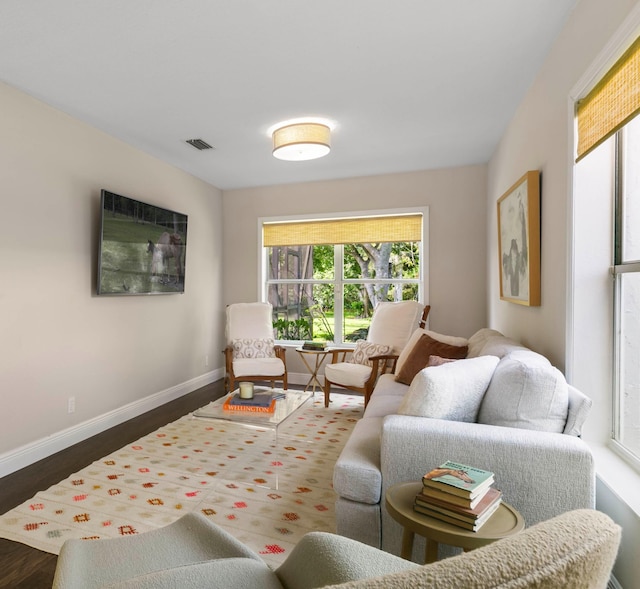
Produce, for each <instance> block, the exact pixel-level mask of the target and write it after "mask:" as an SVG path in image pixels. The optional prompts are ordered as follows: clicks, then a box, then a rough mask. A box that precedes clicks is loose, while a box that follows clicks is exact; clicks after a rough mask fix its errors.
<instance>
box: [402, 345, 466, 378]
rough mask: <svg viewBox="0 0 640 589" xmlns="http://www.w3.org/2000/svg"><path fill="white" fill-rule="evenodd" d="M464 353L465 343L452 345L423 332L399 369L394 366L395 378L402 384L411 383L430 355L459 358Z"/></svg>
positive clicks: (463, 356) (463, 355)
mask: <svg viewBox="0 0 640 589" xmlns="http://www.w3.org/2000/svg"><path fill="white" fill-rule="evenodd" d="M466 355H467V346H466V345H463V346H454V345H451V344H448V343H446V342H441V341H438V340H436V339H434V338H432V337H431V336H430V335H429V334H427V333H423V334H421V335H420V338H419V339H418V341H417V342H415V344H414V345H413V347H412V348H411V351H410V352H409V354H408V355H407V358H406V360H405V361H404V362H403V364H402V366H401V367H400V369H397V368H396V380H397V381H398V382H402V383H404V384H411V381H412V380H413V377H414V376H415V375H416V374H418V372H420V370H422V369H423V368H425V367H426V366H427V364H428V363H429V358H430V357H431V356H441V357H444V358H454V359H460V358H465V357H466Z"/></svg>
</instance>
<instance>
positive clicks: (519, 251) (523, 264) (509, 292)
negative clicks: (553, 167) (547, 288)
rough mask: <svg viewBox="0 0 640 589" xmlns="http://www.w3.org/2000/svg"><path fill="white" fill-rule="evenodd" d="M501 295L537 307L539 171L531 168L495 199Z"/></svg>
mask: <svg viewBox="0 0 640 589" xmlns="http://www.w3.org/2000/svg"><path fill="white" fill-rule="evenodd" d="M498 254H499V257H500V260H499V267H500V298H501V299H502V300H503V301H509V302H511V303H516V304H518V305H526V306H528V307H537V306H540V172H538V171H537V170H536V171H530V172H527V173H526V174H525V175H524V176H522V178H520V179H519V180H518V181H517V182H516V183H515V184H514V185H513V186H512V187H511V188H509V190H507V192H505V193H504V194H503V195H502V196H501V197H500V198H499V199H498Z"/></svg>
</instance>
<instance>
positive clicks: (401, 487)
mask: <svg viewBox="0 0 640 589" xmlns="http://www.w3.org/2000/svg"><path fill="white" fill-rule="evenodd" d="M421 489H422V483H421V482H418V483H415V482H412V483H399V484H397V485H392V486H391V487H389V489H387V492H386V495H385V505H386V508H387V511H388V512H389V515H390V516H391V517H392V518H393V519H394V520H395V521H397V522H398V523H399V524H401V525H402V526H403V527H404V530H403V532H402V552H401V554H400V556H402V558H406V559H407V560H411V553H412V551H413V538H414V535H415V534H418V535H420V536H424V537H425V538H426V547H425V557H424V561H425V563H430V562H435V561H436V560H437V559H438V543H439V542H441V543H442V544H449V545H451V546H458V547H460V548H462V549H463V550H465V551H467V550H473V549H474V548H480V547H481V546H485V545H486V544H490V543H491V542H495V541H496V540H499V539H500V538H505V537H506V536H511V535H513V534H517V533H518V532H520V531H522V530H523V529H524V518H523V517H522V515H521V514H520V513H519V512H518V511H517V510H516V509H515V508H514V507H512V506H511V505H508V504H507V503H504V502H502V503H501V504H500V507H498V509H497V511H496V512H495V513H494V514H493V515H492V516H491V517H490V518H489V519H488V520H487V521H486V523H485V524H484V525H483V526H482V527H481V528H480V529H479V530H478V531H477V532H472V531H470V530H465V529H463V528H459V527H458V526H454V525H451V524H448V523H446V522H443V521H440V520H438V519H435V518H433V517H429V516H428V515H424V514H422V513H418V512H417V511H414V509H413V499H414V497H415V496H416V494H417V493H418V492H419V491H420V490H421Z"/></svg>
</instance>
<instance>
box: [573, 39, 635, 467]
mask: <svg viewBox="0 0 640 589" xmlns="http://www.w3.org/2000/svg"><path fill="white" fill-rule="evenodd" d="M639 76H640V38H638V39H635V40H634V41H633V42H632V43H630V45H629V46H628V48H627V49H626V50H625V51H624V53H622V56H621V57H620V58H619V59H618V60H617V61H616V62H615V63H614V65H613V66H612V67H611V68H610V69H609V70H608V71H607V72H606V73H605V74H604V75H603V76H602V77H601V79H600V81H599V82H598V83H597V84H596V85H595V86H594V87H593V88H592V89H591V90H590V91H589V92H588V93H587V94H586V95H585V96H584V98H582V99H580V100H578V101H577V105H576V115H577V121H576V123H577V124H576V129H577V132H578V140H577V145H576V154H577V160H576V162H578V161H584V162H585V164H579V165H578V166H576V170H575V174H574V182H575V184H574V188H575V189H576V191H577V192H576V196H575V198H574V201H573V221H574V229H573V247H574V251H573V264H574V268H573V278H574V280H575V281H576V283H575V284H574V286H573V295H572V303H573V312H574V315H573V318H574V320H575V322H574V324H573V326H572V327H573V330H574V339H573V342H572V346H573V353H574V361H576V359H577V361H576V365H577V366H578V365H579V372H581V373H582V378H584V379H585V383H588V386H595V387H597V388H599V389H600V390H606V391H610V390H612V391H613V395H612V399H613V403H612V409H611V416H612V419H611V424H610V425H609V424H604V423H603V424H602V425H603V426H604V425H607V427H606V432H605V431H603V430H602V429H601V430H600V432H598V433H599V434H600V435H599V436H598V438H599V439H603V440H604V439H605V438H606V439H607V440H611V441H612V446H613V448H614V449H615V450H616V451H617V452H618V453H620V454H622V455H623V456H625V457H626V458H627V459H628V460H629V461H630V462H631V463H632V464H634V465H635V466H636V467H640V224H639V221H640V165H639V164H638V162H639V161H640V160H639V157H640V117H638V114H639V113H640V93H638V92H637V88H638V79H639ZM612 194H613V198H612V197H611V195H612ZM611 274H613V281H612V280H611ZM612 284H613V287H612ZM576 319H577V320H576ZM589 348H591V350H590V349H589ZM593 366H597V367H599V368H596V369H594V368H593ZM607 375H608V378H606V377H607Z"/></svg>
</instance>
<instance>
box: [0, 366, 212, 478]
mask: <svg viewBox="0 0 640 589" xmlns="http://www.w3.org/2000/svg"><path fill="white" fill-rule="evenodd" d="M223 376H224V370H223V369H222V368H218V369H216V370H213V371H211V372H208V373H206V374H203V375H201V376H198V377H196V378H193V379H191V380H188V381H186V382H183V383H181V384H178V385H175V386H173V387H170V388H168V389H165V390H164V391H160V392H158V393H154V394H153V395H149V396H148V397H145V398H144V399H139V400H138V401H134V402H133V403H129V404H128V405H124V406H123V407H119V408H118V409H114V410H113V411H109V412H108V413H105V414H103V415H99V416H98V417H94V418H93V419H89V420H87V421H84V422H82V423H79V424H77V425H74V426H73V427H70V428H67V429H65V430H62V431H59V432H57V433H55V434H52V435H51V436H47V437H46V438H41V439H39V440H36V441H35V442H31V443H29V444H25V445H24V446H21V447H20V448H16V449H15V450H11V451H9V452H5V453H4V454H1V455H0V478H1V477H4V476H7V475H8V474H11V473H12V472H16V471H17V470H20V469H21V468H24V467H26V466H29V465H31V464H34V463H35V462H38V460H42V459H43V458H46V457H47V456H51V455H52V454H55V453H56V452H60V451H61V450H64V449H65V448H68V447H69V446H73V445H74V444H77V443H78V442H82V441H83V440H86V439H87V438H90V437H91V436H95V435H96V434H99V433H102V432H103V431H105V430H107V429H109V428H111V427H114V426H116V425H119V424H121V423H124V422H125V421H128V420H129V419H133V418H134V417H138V415H142V414H143V413H146V412H147V411H151V410H152V409H156V408H157V407H160V406H161V405H164V404H165V403H168V402H169V401H173V400H174V399H178V398H179V397H182V396H184V395H187V394H188V393H192V392H193V391H195V390H197V389H199V388H201V387H203V386H206V385H208V384H210V383H212V382H214V381H216V380H219V379H220V378H222V377H223Z"/></svg>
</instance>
